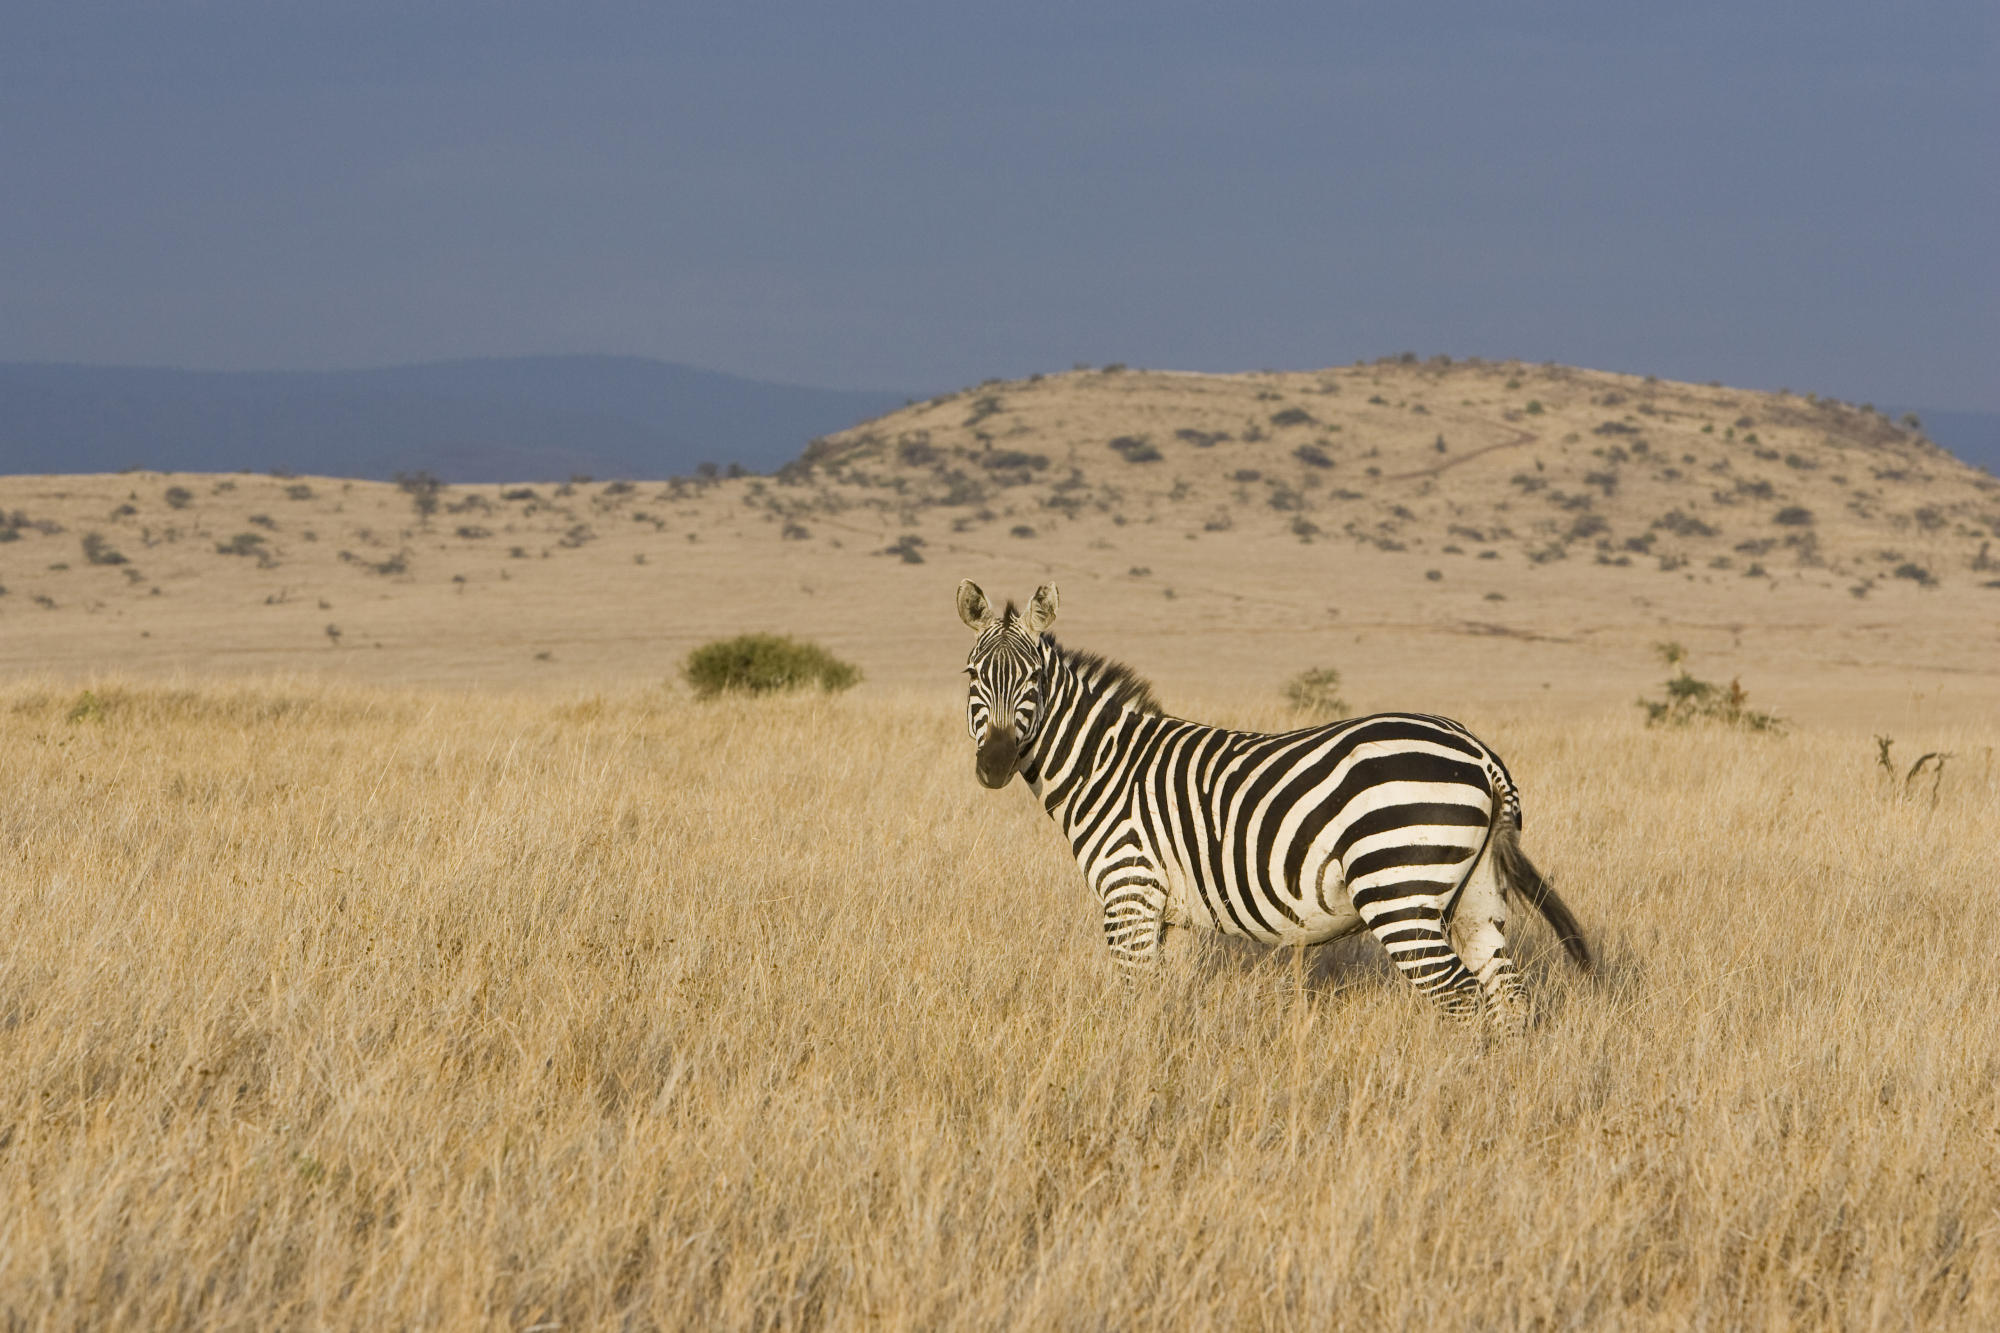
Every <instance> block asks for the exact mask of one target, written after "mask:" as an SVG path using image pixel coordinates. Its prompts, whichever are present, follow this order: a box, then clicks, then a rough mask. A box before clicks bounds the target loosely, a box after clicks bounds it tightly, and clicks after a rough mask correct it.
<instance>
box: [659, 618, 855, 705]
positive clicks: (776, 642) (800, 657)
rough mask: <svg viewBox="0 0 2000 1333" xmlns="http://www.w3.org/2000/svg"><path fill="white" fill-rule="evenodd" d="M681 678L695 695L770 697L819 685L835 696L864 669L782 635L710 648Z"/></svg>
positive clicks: (690, 659) (694, 656) (692, 658)
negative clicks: (758, 695)
mask: <svg viewBox="0 0 2000 1333" xmlns="http://www.w3.org/2000/svg"><path fill="white" fill-rule="evenodd" d="M681 675H682V676H683V677H684V678H685V679H686V680H687V683H688V685H689V686H690V687H692V688H693V690H694V692H695V694H696V695H697V696H699V697H700V698H703V699H713V698H714V697H715V696H717V695H719V694H723V693H725V692H733V693H740V694H770V693H773V692H775V691H779V690H796V689H802V688H804V687H805V686H808V685H817V686H818V687H819V688H820V689H822V690H825V691H826V692H827V693H828V694H832V693H834V692H836V691H839V690H845V689H849V688H852V687H853V686H854V685H857V684H859V683H860V681H861V668H859V667H857V666H854V665H852V664H851V663H847V662H843V661H841V660H840V659H839V658H837V657H835V656H834V655H833V654H832V653H829V652H828V651H827V650H826V649H824V648H822V647H820V646H819V645H818V644H816V643H807V642H801V641H800V640H797V639H793V638H788V637H786V636H784V635H781V634H741V635H738V636H737V637H736V638H733V639H718V640H716V641H715V642H714V643H706V644H703V645H702V646H701V647H699V648H697V649H695V650H694V651H693V652H691V653H689V654H688V656H687V661H686V662H684V663H683V664H682V665H681Z"/></svg>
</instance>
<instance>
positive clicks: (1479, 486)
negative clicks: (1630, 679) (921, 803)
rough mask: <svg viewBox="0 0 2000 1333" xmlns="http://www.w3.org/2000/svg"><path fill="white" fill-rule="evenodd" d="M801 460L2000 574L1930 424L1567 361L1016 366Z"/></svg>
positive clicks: (1372, 530)
mask: <svg viewBox="0 0 2000 1333" xmlns="http://www.w3.org/2000/svg"><path fill="white" fill-rule="evenodd" d="M793 471H794V473H795V474H797V475H800V476H804V477H812V478H815V479H817V478H825V479H827V480H830V481H833V482H835V483H837V484H838V489H836V490H834V491H833V494H834V495H837V496H840V497H842V498H852V496H853V495H854V494H857V493H858V494H866V493H868V492H869V491H871V490H880V489H883V488H888V489H890V490H893V491H894V493H895V496H896V500H894V501H890V502H889V507H890V508H895V507H896V506H897V502H898V501H909V502H915V503H918V504H924V505H936V506H942V507H946V508H951V509H954V510H958V511H962V512H961V513H959V514H955V515H954V520H953V530H954V531H964V532H978V531H982V530H984V529H985V528H986V527H987V526H988V525H991V524H995V523H1000V522H1001V520H1003V519H1004V520H1007V523H1008V524H1011V523H1013V522H1015V521H1022V522H1025V523H1027V524H1028V525H1029V526H1033V525H1034V524H1035V523H1036V521H1037V520H1041V521H1042V522H1043V523H1045V524H1046V523H1047V522H1048V521H1050V520H1051V519H1053V518H1056V517H1057V516H1060V517H1061V518H1088V517H1092V516H1096V517H1099V518H1109V519H1110V520H1111V521H1113V522H1119V521H1121V520H1122V521H1126V522H1130V521H1133V520H1139V521H1145V522H1158V523H1169V522H1178V523H1186V524H1191V525H1193V526H1194V528H1195V529H1198V530H1199V531H1202V532H1224V531H1230V530H1234V529H1236V528H1238V527H1243V528H1248V529H1251V530H1254V531H1275V532H1279V533H1283V534H1286V535H1290V536H1293V537H1296V538H1299V539H1302V540H1307V541H1311V540H1328V541H1335V542H1337V541H1339V540H1340V539H1341V538H1346V539H1348V540H1350V541H1352V542H1358V543H1361V544H1365V545H1370V546H1374V547H1377V548H1379V549H1382V550H1388V551H1409V552H1412V553H1429V554H1435V555H1451V556H1462V555H1470V556H1472V557H1474V558H1478V557H1481V556H1485V557H1486V558H1493V555H1498V554H1499V553H1501V552H1509V553H1515V554H1519V555H1521V556H1523V557H1525V558H1527V559H1529V560H1531V561H1534V562H1536V563H1541V562H1546V561H1551V560H1565V559H1567V560H1578V559H1581V560H1589V561H1593V562H1595V563H1598V564H1609V565H1615V566H1627V565H1632V564H1641V565H1646V566H1652V567H1656V568H1662V569H1668V570H1672V569H1682V568H1688V569H1701V570H1718V571H1728V572H1732V573H1734V574H1737V575H1739V576H1748V577H1775V576H1778V575H1781V574H1784V573H1788V572H1790V571H1792V570H1794V569H1800V568H1804V569H1816V570H1827V571H1830V572H1832V573H1835V574H1839V575H1841V576H1844V577H1848V578H1850V579H1851V580H1852V581H1854V582H1858V583H1860V584H1863V585H1872V584H1873V583H1874V582H1876V581H1878V580H1880V579H1883V578H1893V577H1902V578H1906V579H1912V580H1915V581H1918V582H1926V581H1929V580H1933V579H1939V578H1945V577H1953V576H1957V577H1965V576H1966V575H1968V574H1985V575H1987V576H1988V577H1992V578H2000V555H1995V553H1994V551H1993V547H1992V542H1993V539H1994V538H1996V537H2000V483H1996V482H1995V480H1994V479H1993V478H1992V477H1990V476H1988V475H1986V474H1985V473H1983V472H1981V471H1979V470H1978V469H1977V468H1973V467H1971V466H1969V465H1968V464H1965V463H1963V462H1961V461H1960V460H1958V459H1956V458H1954V457H1952V456H1951V455H1950V454H1948V453H1946V452H1945V451H1944V450H1942V449H1939V448H1938V447H1937V446H1935V445H1933V444H1931V443H1930V442H1929V441H1927V440H1925V439H1924V438H1922V436H1921V435H1919V434H1918V433H1917V432H1916V431H1915V430H1913V429H1909V428H1905V427H1902V426H1898V425H1896V424H1893V423H1891V422H1889V421H1888V420H1886V419H1884V418H1883V417H1881V416H1879V415H1877V414H1875V413H1874V412H1873V411H1870V410H1865V409H1860V408H1855V407H1851V406H1848V405H1846V404H1841V403H1835V402H1831V401H1826V400H1819V399H1804V398H1798V397H1794V396H1792V395H1789V394H1766V393H1754V392H1748V391H1744V390H1735V389H1722V388H1704V387H1700V386H1696V385H1689V384H1674V383H1666V382H1662V381H1659V380H1656V379H1650V378H1648V379H1641V378H1639V377H1637V376H1632V375H1617V374H1610V373H1606V372H1601V371H1585V370H1575V369H1571V368H1569V367H1566V366H1542V367H1527V366H1522V365H1519V364H1507V365H1489V364H1483V363H1473V364H1459V363H1452V362H1450V361H1448V360H1445V359H1439V360H1436V361H1431V362H1417V361H1415V360H1413V359H1412V360H1406V361H1391V362H1380V363H1376V364H1372V365H1362V366H1355V367H1347V368H1336V369H1333V370H1326V371H1314V372H1305V373H1291V374H1276V373H1259V374H1245V375H1197V374H1187V373H1182V372H1163V371H1134V370H1113V371H1080V372H1073V373H1070V374H1066V375H1056V376H1048V377H1038V378H1036V379H1032V380H1027V381H1015V382H1006V383H1002V382H998V381H994V382H988V383H987V384H984V385H981V386H979V387H978V388H976V389H968V390H966V391H964V392H962V393H957V394H950V395H946V396H944V397H942V398H936V399H932V400H931V401H929V402H927V403H924V404H921V405H918V406H914V407H911V408H909V409H907V410H905V411H903V412H898V413H895V414H893V415H891V416H887V417H883V418H881V419H880V420H877V421H873V422H870V423H868V424H866V425H864V426H860V427H857V428H855V429H853V430H850V431H846V432H843V433H841V434H839V435H834V436H831V437H829V438H827V439H824V440H821V441H817V442H815V444H814V445H813V447H812V448H810V449H809V450H808V451H807V452H806V454H805V456H804V458H802V459H801V460H800V463H799V464H798V465H797V466H796V467H795V468H794V469H793ZM801 507H802V508H804V507H809V506H801ZM1003 526H1006V525H1004V524H1003ZM1008 530H1009V531H1011V530H1012V529H1011V527H1009V528H1008ZM1489 552H1490V553H1492V554H1491V555H1489V554H1488V553H1489Z"/></svg>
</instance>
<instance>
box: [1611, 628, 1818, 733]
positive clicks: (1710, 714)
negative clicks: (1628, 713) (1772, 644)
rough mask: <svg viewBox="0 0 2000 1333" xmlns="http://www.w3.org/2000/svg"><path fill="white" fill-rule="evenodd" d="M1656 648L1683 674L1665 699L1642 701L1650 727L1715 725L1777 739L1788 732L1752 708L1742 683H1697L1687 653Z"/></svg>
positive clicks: (1671, 683)
mask: <svg viewBox="0 0 2000 1333" xmlns="http://www.w3.org/2000/svg"><path fill="white" fill-rule="evenodd" d="M1654 647H1655V651H1656V652H1658V653H1659V655H1660V660H1661V661H1663V662H1665V663H1666V664H1667V665H1668V666H1669V667H1677V668H1679V672H1680V674H1678V675H1676V676H1673V677H1671V678H1670V679H1669V680H1668V681H1667V682H1666V685H1665V690H1664V694H1663V697H1661V698H1658V699H1644V698H1642V699H1640V700H1639V707H1641V708H1643V709H1645V710H1646V725H1647V726H1649V727H1657V726H1670V727H1685V726H1689V725H1691V724H1694V723H1697V722H1715V723H1720V724H1722V725H1723V726H1728V727H1742V728H1743V729H1744V730H1746V731H1765V732H1770V733H1772V734H1774V735H1775V734H1779V733H1782V732H1783V731H1784V730H1785V728H1786V726H1787V725H1788V724H1787V723H1786V721H1785V719H1784V718H1782V717H1779V716H1778V715H1777V714H1776V713H1760V712H1757V711H1756V710H1754V709H1752V708H1750V707H1749V698H1750V693H1749V691H1747V690H1745V689H1744V688H1743V683H1742V682H1741V681H1738V680H1732V681H1730V682H1729V683H1728V684H1727V685H1718V684H1716V683H1715V682H1714V681H1712V680H1698V679H1696V678H1695V676H1694V675H1693V674H1692V673H1691V672H1689V671H1688V669H1687V666H1686V661H1687V649H1685V648H1683V647H1682V646H1681V645H1680V644H1678V643H1662V644H1656V645H1655V646H1654Z"/></svg>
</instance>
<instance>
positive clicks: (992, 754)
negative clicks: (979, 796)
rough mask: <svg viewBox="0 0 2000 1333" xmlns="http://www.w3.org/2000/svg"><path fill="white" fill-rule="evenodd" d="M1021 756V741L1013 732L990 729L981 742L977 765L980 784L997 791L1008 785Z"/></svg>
mask: <svg viewBox="0 0 2000 1333" xmlns="http://www.w3.org/2000/svg"><path fill="white" fill-rule="evenodd" d="M1020 757H1021V746H1020V742H1018V741H1017V740H1015V739H1014V734H1013V733H1012V732H999V731H989V732H987V733H986V739H984V740H982V741H981V742H979V755H978V761H977V764H976V767H977V768H978V770H979V784H980V785H981V786H982V787H991V788H993V789H994V790H995V791H998V790H999V789H1000V788H1002V787H1004V786H1006V785H1007V783H1008V781H1009V780H1010V779H1012V778H1013V776H1014V767H1015V765H1016V763H1018V762H1019V760H1020Z"/></svg>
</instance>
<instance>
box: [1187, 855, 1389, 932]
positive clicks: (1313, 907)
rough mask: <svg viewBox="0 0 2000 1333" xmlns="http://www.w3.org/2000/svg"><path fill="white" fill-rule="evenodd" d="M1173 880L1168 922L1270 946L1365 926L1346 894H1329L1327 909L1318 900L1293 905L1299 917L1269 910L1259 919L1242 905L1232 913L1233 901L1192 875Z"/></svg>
mask: <svg viewBox="0 0 2000 1333" xmlns="http://www.w3.org/2000/svg"><path fill="white" fill-rule="evenodd" d="M1169 879H1170V881H1171V882H1170V883H1169V884H1168V886H1167V910H1166V921H1167V924H1168V925H1170V926H1183V927H1192V928H1194V929H1196V930H1213V931H1218V932H1220V933H1222V934H1224V935H1243V936H1247V937H1248V938H1250V939H1254V940H1262V941H1263V942H1264V943H1266V944H1323V943H1325V942H1326V941H1328V940H1337V939H1339V938H1340V937H1341V936H1343V935H1352V934H1353V933H1354V932H1355V931H1357V930H1360V929H1361V928H1362V926H1363V924H1364V923H1363V921H1362V919H1361V913H1360V912H1358V911H1356V910H1355V907H1354V904H1353V903H1351V902H1349V901H1348V899H1347V896H1346V895H1345V894H1344V893H1339V892H1335V893H1331V894H1328V895H1327V897H1328V899H1329V901H1328V903H1327V905H1326V908H1324V909H1323V908H1321V907H1320V905H1319V904H1318V903H1316V902H1315V903H1292V904H1290V907H1291V915H1292V916H1294V917H1296V918H1297V920H1292V919H1290V918H1289V917H1285V916H1275V917H1274V916H1272V915H1271V914H1270V912H1269V909H1268V908H1266V911H1265V913H1264V915H1265V916H1266V918H1267V919H1265V920H1263V921H1259V920H1257V919H1256V918H1255V917H1254V916H1253V915H1252V914H1251V913H1250V912H1248V911H1245V910H1243V908H1242V907H1240V906H1239V908H1238V910H1237V911H1235V912H1231V911H1230V910H1229V906H1230V904H1228V903H1226V902H1224V901H1223V900H1222V898H1221V897H1220V896H1219V895H1217V894H1214V893H1204V892H1202V891H1201V889H1200V888H1199V887H1198V886H1197V885H1196V884H1195V882H1194V879H1193V877H1192V876H1191V875H1188V874H1187V873H1185V872H1183V873H1180V874H1177V875H1170V876H1169ZM1266 901H1267V902H1268V901H1269V900H1268V899H1267V900H1266ZM1329 909H1330V910H1329Z"/></svg>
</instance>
